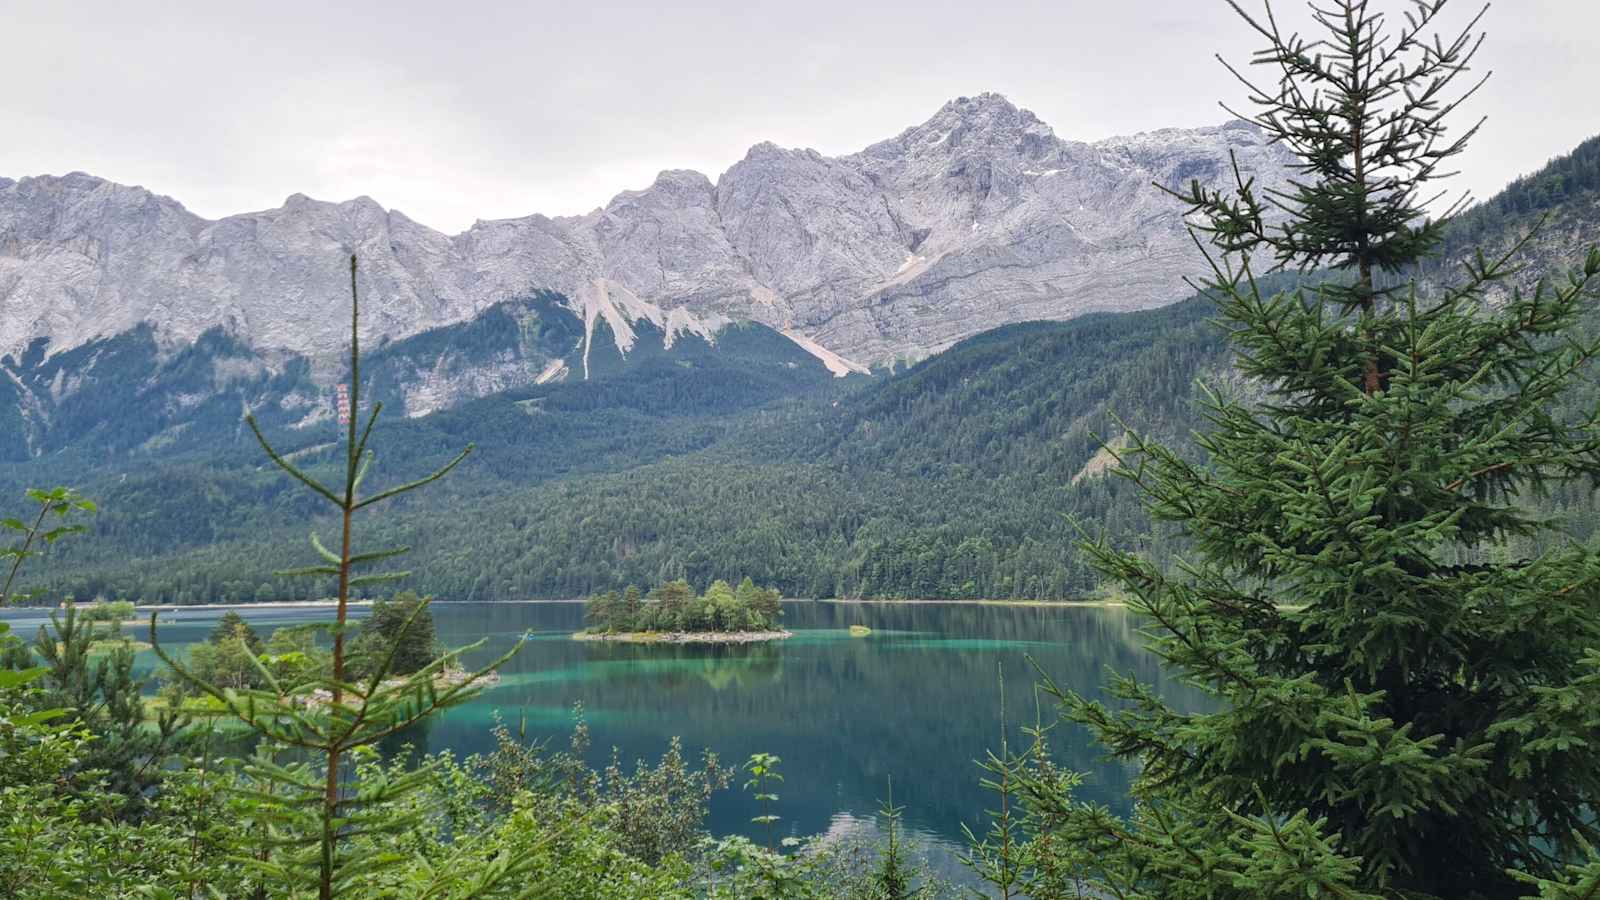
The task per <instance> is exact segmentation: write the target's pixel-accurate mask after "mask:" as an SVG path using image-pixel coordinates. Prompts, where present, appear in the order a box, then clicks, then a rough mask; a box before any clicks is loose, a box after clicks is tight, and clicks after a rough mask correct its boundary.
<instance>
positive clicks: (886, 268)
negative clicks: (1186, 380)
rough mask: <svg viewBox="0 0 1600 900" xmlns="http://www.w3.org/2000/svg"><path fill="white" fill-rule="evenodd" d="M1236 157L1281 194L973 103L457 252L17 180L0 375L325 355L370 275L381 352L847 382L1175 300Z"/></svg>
mask: <svg viewBox="0 0 1600 900" xmlns="http://www.w3.org/2000/svg"><path fill="white" fill-rule="evenodd" d="M1230 154H1231V155H1233V156H1235V157H1236V158H1237V160H1238V162H1239V165H1240V167H1241V169H1242V170H1243V171H1244V172H1245V173H1246V174H1247V175H1251V176H1254V177H1256V178H1257V179H1258V180H1260V181H1261V182H1262V183H1265V184H1267V185H1272V184H1279V183H1282V182H1283V181H1284V179H1285V178H1286V177H1287V174H1288V162H1289V161H1288V158H1287V156H1286V154H1285V153H1284V151H1282V150H1281V149H1280V148H1277V147H1275V146H1272V145H1269V144H1268V143H1267V141H1266V139H1265V138H1264V136H1263V135H1262V134H1261V133H1260V132H1259V131H1258V130H1256V129H1255V128H1254V127H1252V126H1250V125H1247V124H1245V123H1243V122H1237V121H1235V122H1230V123H1228V124H1224V125H1220V126H1217V127H1210V128H1198V129H1192V130H1182V129H1165V130H1161V131H1155V132H1150V133H1145V134H1139V135H1135V136H1132V137H1119V138H1111V139H1108V140H1103V141H1098V142H1094V143H1084V142H1081V141H1073V140H1067V139H1063V138H1061V137H1058V136H1057V135H1056V134H1055V132H1054V131H1053V130H1052V129H1051V128H1050V126H1048V125H1046V124H1045V123H1044V122H1041V121H1040V120H1039V119H1038V118H1036V117H1035V116H1034V115H1033V114H1032V113H1031V112H1029V111H1028V110H1025V109H1020V108H1018V107H1016V106H1014V105H1013V104H1012V103H1010V102H1009V101H1008V100H1006V99H1005V98H1004V97H1002V96H1000V95H998V94H982V95H979V96H976V97H962V98H959V99H956V100H952V101H951V102H949V103H947V104H945V106H944V107H943V108H942V109H940V110H939V111H938V113H936V114H935V115H934V116H933V117H932V118H931V119H929V120H928V121H926V122H924V123H923V124H921V125H918V126H915V127H913V128H909V129H907V130H905V131H903V132H901V133H900V134H899V135H897V136H895V137H893V138H890V139H888V140H885V141H882V142H880V143H877V144H873V145H872V146H870V147H867V148H866V149H864V150H862V151H860V152H858V153H854V154H851V155H848V156H841V157H829V156H823V155H821V154H819V153H817V152H816V151H813V150H797V149H783V148H780V147H777V146H774V145H773V144H770V143H763V144H758V145H756V146H755V147H752V148H751V149H750V151H749V153H748V154H747V155H746V156H745V158H744V159H743V160H741V161H740V162H738V163H737V164H735V165H734V166H733V167H731V168H730V169H728V171H726V172H724V173H723V174H722V176H721V177H720V178H718V179H717V180H716V181H715V182H713V181H712V180H711V179H709V178H708V177H706V176H705V175H702V174H700V173H698V172H693V171H668V172H663V173H661V175H660V176H658V177H657V179H656V181H655V183H653V184H651V185H650V186H649V187H646V188H644V189H642V190H634V191H624V192H623V193H620V194H618V195H617V196H616V197H615V198H614V199H613V200H611V202H610V203H608V204H607V205H606V206H605V207H604V208H603V209H597V210H595V211H593V212H591V213H588V214H587V215H582V216H575V217H563V218H549V217H546V216H542V215H537V214H536V215H530V216H526V217H523V218H517V219H502V220H495V221H480V222H478V223H476V224H475V225H473V226H472V227H471V228H470V229H468V230H467V231H465V232H463V233H461V234H457V235H446V234H443V233H440V232H437V231H434V230H432V229H430V228H428V227H427V226H425V225H423V224H420V223H418V222H414V221H412V220H411V219H409V218H407V217H406V216H405V215H403V214H402V213H400V212H399V211H397V210H386V209H385V208H384V207H383V206H381V205H380V204H379V203H378V202H376V201H374V200H372V199H370V198H367V197H360V198H357V199H354V200H349V201H345V202H342V203H328V202H322V201H318V200H313V199H311V198H309V197H306V196H304V195H300V194H296V195H294V196H291V197H290V198H288V199H287V200H286V201H285V202H284V204H283V205H282V206H280V207H278V208H277V209H271V210H264V211H261V212H250V213H241V214H239V215H234V216H229V217H227V218H224V219H219V220H216V221H209V220H206V219H202V218H200V217H198V216H196V215H194V214H192V213H190V212H189V211H187V210H186V209H184V207H183V206H182V205H181V204H180V203H178V202H177V201H175V200H173V199H170V198H168V197H164V196H160V195H157V194H153V193H151V192H150V191H147V190H145V189H143V188H139V187H130V186H125V185H120V184H115V183H112V182H109V181H105V180H102V179H99V178H95V177H93V176H90V175H86V174H82V173H73V174H70V175H65V176H60V177H56V176H40V177H34V178H23V179H22V180H20V181H11V180H9V179H0V353H17V352H19V351H22V350H24V349H25V348H27V347H28V346H29V345H30V344H33V343H34V342H35V341H37V340H38V339H40V338H47V339H48V340H49V344H48V352H50V353H55V352H60V351H62V350H66V349H70V348H72V347H76V346H79V345H81V344H83V343H85V342H87V341H90V340H92V339H94V338H96V337H105V336H111V335H114V334H117V333H120V332H123V331H126V330H128V329H130V328H133V327H136V326H138V325H140V324H141V323H149V324H151V325H153V326H154V327H155V329H156V333H157V335H158V336H159V338H160V339H162V340H163V341H166V342H172V343H179V342H188V341H192V340H194V339H195V338H196V337H198V336H199V335H200V334H202V333H203V332H205V331H207V330H208V329H211V328H215V327H218V326H220V327H222V328H224V329H226V330H228V331H230V332H232V333H233V334H235V335H236V336H238V337H240V338H242V339H244V340H245V341H247V342H248V343H250V344H252V345H254V346H256V347H258V348H261V349H273V350H287V351H293V352H296V353H302V354H306V355H309V356H313V357H327V356H329V355H332V354H335V353H337V351H338V350H339V349H340V347H341V340H342V336H343V335H344V333H345V328H346V324H345V320H344V318H343V316H342V315H340V314H339V310H340V309H341V303H342V302H343V298H344V296H345V285H344V281H343V279H344V278H345V277H346V276H345V274H344V273H345V267H344V266H343V265H342V264H341V261H342V259H343V257H344V256H345V255H347V254H349V253H352V252H353V253H355V254H357V255H358V256H359V257H360V260H361V267H362V282H363V289H364V291H365V293H366V294H367V296H368V298H369V303H368V304H367V305H366V307H365V312H366V315H365V316H364V318H363V322H362V325H363V328H364V330H365V332H366V333H367V336H368V337H369V338H380V337H390V338H399V337H404V336H408V335H411V334H415V333H417V332H420V331H423V330H426V329H429V328H432V327H435V326H439V325H444V324H449V323H453V322H459V321H463V320H466V319H469V318H471V317H472V316H474V315H475V314H477V313H479V312H481V311H482V310H484V309H486V308H487V307H489V306H491V305H493V304H495V303H498V302H500V301H503V300H507V299H511V298H516V297H521V296H527V295H529V294H530V293H532V292H534V291H540V290H545V291H554V292H558V293H559V294H561V295H562V296H564V297H565V298H566V300H565V302H566V303H567V304H568V305H569V307H570V308H571V309H572V311H573V312H574V313H575V314H576V315H578V316H579V317H581V318H582V320H583V321H584V323H585V325H586V328H587V330H588V334H589V336H592V335H593V334H594V326H595V325H596V323H598V322H601V321H604V322H605V323H606V324H607V325H608V326H609V333H610V335H611V339H613V340H615V342H616V343H617V345H618V349H620V350H621V351H623V352H624V353H626V352H627V351H628V350H629V349H630V343H631V341H632V340H633V335H634V330H635V329H634V327H633V325H634V323H639V322H641V321H646V320H647V321H648V322H649V323H650V324H652V325H653V326H655V328H657V329H660V330H662V331H664V332H665V333H666V336H667V337H666V339H667V340H668V341H670V340H672V337H673V335H676V334H681V333H686V332H693V333H698V334H700V335H702V336H706V337H708V338H710V339H713V340H714V338H715V334H716V332H717V331H718V330H719V329H720V328H721V327H722V326H724V325H725V324H727V323H729V322H731V321H740V320H748V321H754V322H759V323H762V324H764V325H767V326H770V327H772V328H774V329H776V330H779V331H781V332H783V333H784V334H785V335H787V336H788V337H789V338H790V339H792V340H794V341H795V342H796V343H798V344H799V345H800V346H801V347H803V348H805V349H806V350H807V351H808V352H810V353H812V354H814V355H817V356H819V357H820V358H822V360H823V362H824V363H826V364H827V365H828V366H829V367H830V368H832V369H833V370H834V371H835V372H837V373H840V374H843V373H844V372H847V371H850V370H852V369H860V368H862V367H865V366H870V365H874V364H879V363H886V362H892V361H894V360H896V359H907V358H920V357H922V356H926V355H928V354H930V353H933V352H937V351H939V350H941V349H943V348H945V347H948V346H950V345H951V344H952V343H954V342H955V341H957V340H960V339H961V338H964V337H967V336H969V335H973V334H976V333H978V332H981V331H984V330H986V329H989V328H993V327H995V326H998V325H1003V324H1007V323H1010V322H1017V321H1023V320H1029V319H1065V318H1070V317H1073V316H1076V315H1080V314H1082V313H1086V312H1091V311H1096V310H1131V309H1139V308H1145V307H1151V306H1156V305H1160V304H1163V303H1168V302H1171V301H1172V300H1174V299H1176V298H1177V297H1179V296H1181V294H1182V293H1183V287H1182V276H1183V275H1184V274H1185V273H1192V272H1193V271H1195V268H1196V265H1197V264H1198V263H1199V262H1200V261H1199V259H1198V253H1197V251H1196V250H1195V248H1194V246H1193V244H1192V242H1191V241H1190V239H1189V237H1188V236H1187V234H1186V231H1185V226H1184V222H1183V219H1182V209H1181V205H1180V204H1178V203H1176V202H1175V201H1174V200H1173V199H1172V198H1171V197H1170V196H1167V195H1166V194H1164V193H1163V192H1162V191H1161V190H1160V188H1159V187H1158V185H1160V186H1166V187H1179V186H1182V185H1186V184H1188V183H1189V182H1190V181H1191V180H1193V179H1198V180H1200V182H1201V183H1203V184H1207V185H1212V184H1217V183H1219V181H1220V180H1221V179H1224V178H1231V175H1232V169H1231V164H1230Z"/></svg>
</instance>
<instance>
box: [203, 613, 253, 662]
mask: <svg viewBox="0 0 1600 900" xmlns="http://www.w3.org/2000/svg"><path fill="white" fill-rule="evenodd" d="M235 638H237V639H238V640H241V641H244V643H245V646H246V647H248V648H250V652H251V653H260V652H261V647H262V645H261V636H260V635H258V634H256V630H255V629H254V628H252V627H250V623H249V622H246V621H245V620H244V617H243V616H241V615H239V614H238V613H236V612H234V611H233V610H231V609H230V610H228V611H227V612H225V613H223V614H222V618H220V619H218V620H217V624H216V625H214V626H212V628H211V634H209V635H207V636H206V642H207V643H211V644H220V643H222V642H223V641H227V640H232V639H235Z"/></svg>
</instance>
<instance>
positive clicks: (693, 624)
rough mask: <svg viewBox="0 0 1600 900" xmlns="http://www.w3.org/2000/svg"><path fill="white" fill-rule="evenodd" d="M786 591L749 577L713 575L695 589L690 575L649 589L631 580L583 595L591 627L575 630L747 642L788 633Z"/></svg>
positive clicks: (634, 637) (661, 639) (600, 637)
mask: <svg viewBox="0 0 1600 900" xmlns="http://www.w3.org/2000/svg"><path fill="white" fill-rule="evenodd" d="M781 600H782V595H781V594H780V593H779V592H778V590H777V589H776V588H770V587H767V588H762V587H756V584H755V582H754V581H752V580H751V579H750V578H749V577H746V578H745V579H744V580H743V581H741V582H739V586H738V587H733V586H731V585H729V584H728V582H726V581H723V580H720V579H719V580H717V581H713V582H712V583H711V586H710V587H708V588H706V592H705V593H704V594H701V595H699V596H696V595H695V592H694V588H693V587H691V586H690V585H689V583H688V582H687V581H684V580H682V579H679V580H677V581H669V582H667V583H666V584H663V585H661V586H659V587H657V588H656V589H654V590H652V591H651V592H650V593H649V594H641V593H640V592H639V589H638V588H637V587H633V586H631V585H630V586H629V587H628V589H627V590H625V591H623V592H622V593H618V592H616V591H607V592H605V593H603V594H595V595H594V596H592V597H590V598H589V599H588V600H586V601H585V604H584V620H585V621H586V622H587V623H588V626H589V627H588V628H586V629H584V630H583V631H580V632H578V633H576V634H574V635H573V637H574V638H576V639H578V640H584V641H624V642H632V643H674V644H746V643H754V642H757V641H777V640H783V639H784V638H787V637H790V636H791V633H790V632H788V631H785V630H784V629H783V627H782V626H781V625H779V624H778V620H779V619H781V618H782V617H783V604H782V603H781Z"/></svg>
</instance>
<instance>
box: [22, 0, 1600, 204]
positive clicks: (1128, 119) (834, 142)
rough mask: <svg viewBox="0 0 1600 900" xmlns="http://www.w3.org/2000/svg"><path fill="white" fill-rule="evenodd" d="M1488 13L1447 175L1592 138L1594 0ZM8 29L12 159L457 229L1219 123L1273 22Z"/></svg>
mask: <svg viewBox="0 0 1600 900" xmlns="http://www.w3.org/2000/svg"><path fill="white" fill-rule="evenodd" d="M1242 2H1244V3H1245V5H1246V6H1247V7H1252V6H1255V5H1258V3H1259V0H1242ZM1374 4H1375V6H1376V7H1378V8H1382V9H1390V10H1398V9H1399V8H1400V6H1401V4H1400V2H1399V0H1374ZM1480 5H1481V4H1480V3H1477V2H1476V0H1453V2H1452V3H1451V4H1450V6H1449V7H1447V13H1446V16H1445V19H1446V20H1447V21H1448V22H1449V23H1450V24H1454V25H1457V26H1458V27H1459V25H1462V24H1465V21H1466V19H1467V18H1469V17H1470V15H1471V13H1473V12H1476V10H1477V9H1478V7H1479V6H1480ZM1276 7H1277V9H1278V10H1279V15H1280V18H1281V19H1283V20H1285V21H1287V22H1294V23H1301V22H1303V21H1304V19H1303V14H1304V13H1303V11H1304V6H1303V3H1302V2H1301V0H1278V2H1277V4H1276ZM1484 27H1485V29H1486V30H1487V31H1488V32H1489V41H1488V43H1487V44H1486V45H1485V47H1484V50H1483V52H1482V55H1481V56H1480V58H1479V66H1480V68H1481V69H1484V70H1489V69H1492V70H1494V72H1495V75H1494V77H1493V78H1492V79H1491V80H1490V82H1489V84H1488V85H1487V86H1486V87H1485V88H1484V89H1483V91H1482V92H1481V93H1480V94H1479V95H1478V97H1476V98H1475V99H1474V100H1473V101H1472V102H1471V103H1470V104H1469V106H1468V107H1467V108H1466V109H1465V110H1464V111H1463V113H1462V114H1461V115H1459V116H1458V117H1457V119H1456V121H1457V122H1458V123H1459V124H1460V125H1461V126H1463V127H1464V126H1466V125H1468V124H1470V123H1469V119H1475V118H1476V117H1477V116H1480V115H1482V116H1487V117H1488V119H1489V121H1488V123H1487V124H1486V126H1485V128H1484V131H1483V132H1482V134H1481V135H1480V136H1479V137H1478V138H1477V139H1476V141H1475V142H1474V144H1473V145H1472V147H1471V149H1470V150H1469V152H1468V153H1467V154H1466V155H1464V156H1463V157H1461V158H1460V165H1459V168H1460V169H1461V170H1462V173H1463V174H1462V176H1461V177H1460V178H1459V179H1458V180H1457V181H1456V182H1455V183H1454V184H1453V185H1452V186H1453V187H1454V188H1457V189H1471V190H1472V191H1473V192H1474V193H1475V194H1476V195H1477V196H1479V197H1487V196H1489V195H1492V194H1493V193H1494V192H1495V191H1497V190H1498V189H1500V188H1501V187H1503V186H1504V185H1505V184H1506V183H1507V182H1508V181H1510V180H1511V179H1512V178H1515V177H1516V176H1518V175H1521V174H1525V173H1527V172H1530V171H1532V170H1535V169H1537V168H1538V167H1539V166H1540V165H1542V164H1543V163H1544V162H1545V161H1546V160H1548V159H1549V158H1550V157H1552V156H1556V155H1559V154H1561V153H1565V152H1567V151H1569V150H1571V149H1572V148H1573V147H1574V146H1576V145H1577V144H1578V143H1579V142H1580V141H1582V140H1583V139H1584V138H1587V137H1590V136H1592V135H1594V134H1596V133H1600V108H1597V105H1596V103H1595V100H1596V91H1595V86H1596V85H1600V52H1597V51H1596V42H1595V35H1596V34H1600V0H1500V2H1499V3H1497V4H1496V5H1495V7H1494V8H1492V9H1491V10H1490V12H1489V14H1488V16H1487V17H1486V18H1485V20H1484ZM0 30H3V31H4V32H5V34H6V40H5V46H6V49H5V52H4V53H0V85H4V86H5V87H4V89H3V92H0V176H4V177H10V178H21V177H23V176H27V175H39V174H64V173H66V172H70V171H85V172H89V173H91V174H94V175H99V176H101V177H104V178H109V179H111V180H113V181H118V182H123V183H128V184H138V185H143V186H144V187H147V188H149V189H151V190H153V191H156V192H157V193H161V194H166V195H169V196H171V197H174V198H175V199H177V200H179V201H180V202H182V203H183V204H184V205H185V206H187V207H188V208H189V209H191V210H193V211H194V212H196V213H198V214H200V215H202V216H205V217H208V218H218V217H221V216H225V215H229V214H232V213H237V212H245V211H251V210H260V209H267V208H272V207H276V206H278V205H280V204H281V203H282V202H283V201H284V198H286V197H287V196H289V195H290V194H293V193H297V192H298V193H305V194H309V195H310V196H313V197H316V198H318V199H323V200H345V199H349V198H352V197H356V196H360V195H367V196H370V197H372V198H374V199H375V200H377V201H378V202H379V203H381V204H383V205H384V206H386V207H389V208H391V209H398V210H400V211H402V212H404V213H405V214H406V215H407V216H409V217H411V218H412V219H415V220H417V221H419V222H422V223H424V224H427V225H430V226H432V227H434V228H438V229H441V230H444V231H447V232H452V233H453V232H457V231H461V230H463V229H465V228H467V227H469V226H470V225H471V224H472V222H473V221H475V220H477V219H495V218H507V217H513V216H522V215H528V214H530V213H535V212H540V213H545V214H547V215H566V214H576V213H582V212H586V211H588V210H591V209H593V208H595V207H597V206H601V205H603V204H604V203H605V202H606V201H608V200H609V199H610V198H611V197H612V196H614V195H615V194H616V193H617V192H619V191H622V190H627V189H637V188H641V187H645V186H647V185H648V184H649V183H650V182H651V181H652V180H654V177H655V175H656V173H657V172H659V171H661V170H663V169H673V168H690V169H698V170H700V171H702V172H705V173H707V174H708V175H710V176H711V177H712V178H713V179H715V178H716V177H717V176H718V175H719V174H721V173H722V172H723V171H724V170H726V169H727V168H728V167H729V166H730V165H732V164H733V163H735V162H737V161H738V160H739V159H741V158H742V157H743V156H744V154H745V152H746V150H748V148H749V147H750V146H751V145H752V144H755V143H758V142H760V141H764V140H770V141H774V142H776V143H778V144H780V145H782V146H786V147H810V148H814V149H816V150H819V151H821V152H823V153H827V154H843V153H850V152H854V151H856V150H859V149H861V148H862V147H865V146H866V145H868V144H870V143H873V142H875V141H878V140H882V139H884V138H888V137H891V136H893V135H895V134H897V133H899V132H900V131H901V130H903V129H905V128H906V127H909V126H911V125H914V124H917V123H920V122H922V121H924V120H926V119H927V118H929V117H930V116H932V115H933V114H934V113H935V112H936V111H937V110H938V109H939V107H940V106H941V105H943V104H944V103H945V102H946V101H948V100H950V99H952V98H954V97H958V96H963V95H972V94H977V93H981V92H983V91H998V92H1000V93H1003V94H1005V95H1006V96H1007V97H1009V98H1010V99H1011V100H1012V102H1014V103H1016V104H1017V105H1019V106H1024V107H1027V108H1029V109H1031V110H1033V111H1034V112H1035V113H1036V114H1037V115H1038V116H1039V117H1040V118H1041V119H1043V120H1044V121H1045V122H1047V123H1049V124H1050V125H1051V126H1052V127H1053V128H1054V129H1055V131H1056V133H1057V134H1058V135H1061V136H1062V137H1066V138H1072V139H1079V140H1098V139H1101V138H1105V137H1110V136H1113V135H1119V134H1131V133H1135V132H1139V131H1147V130H1151V129H1156V128H1163V127H1174V126H1177V127H1192V126H1200V125H1211V124H1217V123H1219V122H1221V121H1223V120H1225V119H1226V118H1228V116H1227V114H1226V113H1224V112H1223V111H1222V110H1221V109H1220V108H1219V107H1218V105H1217V104H1218V101H1219V100H1226V101H1228V102H1230V103H1243V101H1244V94H1243V90H1242V89H1241V88H1240V87H1239V86H1238V84H1237V83H1236V82H1234V81H1232V80H1231V76H1229V75H1228V74H1227V72H1226V71H1225V70H1224V69H1223V68H1222V66H1221V65H1220V64H1219V63H1218V62H1217V61H1216V59H1214V58H1213V54H1217V53H1220V54H1222V55H1223V56H1224V57H1226V58H1228V59H1230V60H1233V61H1239V62H1244V61H1247V60H1248V56H1249V53H1250V51H1251V50H1253V49H1257V44H1258V41H1256V40H1254V39H1253V35H1252V34H1251V33H1250V32H1249V31H1248V29H1247V28H1246V27H1245V26H1244V25H1243V24H1242V23H1241V22H1240V21H1239V20H1238V19H1237V18H1236V17H1235V16H1234V14H1233V13H1232V12H1231V11H1230V10H1229V9H1228V8H1227V6H1226V4H1225V3H1224V2H1223V0H1116V2H1107V0H1048V2H1020V0H969V2H965V3H939V2H934V0H918V2H915V3H912V2H906V0H881V2H880V0H806V2H794V0H784V2H769V0H742V2H715V3H703V2H695V0H681V2H675V3H661V2H651V3H643V2H641V3H637V4H632V5H621V4H611V3H603V2H597V3H584V2H571V0H569V2H564V3H549V2H522V3H518V2H509V0H464V2H456V3H439V2H437V0H434V2H428V3H420V2H418V3H413V2H407V0H383V2H371V0H341V2H339V3H327V2H325V0H323V2H316V3H305V2H298V0H278V2H263V3H245V2H224V3H218V2H215V0H208V2H203V3H188V2H166V3H162V2H157V0H151V2H136V3H129V2H126V0H110V2H107V0H70V2H63V0H50V2H19V0H0Z"/></svg>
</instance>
